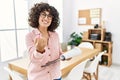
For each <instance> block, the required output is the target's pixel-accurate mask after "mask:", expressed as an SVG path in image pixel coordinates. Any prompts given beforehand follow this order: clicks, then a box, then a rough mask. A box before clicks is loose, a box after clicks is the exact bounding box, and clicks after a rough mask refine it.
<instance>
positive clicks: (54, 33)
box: [49, 31, 58, 36]
mask: <svg viewBox="0 0 120 80" xmlns="http://www.w3.org/2000/svg"><path fill="white" fill-rule="evenodd" d="M49 33H50V35H54V36H58V33H57V32H56V31H53V32H52V31H49Z"/></svg>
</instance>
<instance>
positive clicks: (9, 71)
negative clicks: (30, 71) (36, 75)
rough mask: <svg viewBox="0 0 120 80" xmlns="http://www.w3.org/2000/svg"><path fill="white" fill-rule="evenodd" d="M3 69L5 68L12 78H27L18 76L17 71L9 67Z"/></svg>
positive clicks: (16, 79) (20, 79)
mask: <svg viewBox="0 0 120 80" xmlns="http://www.w3.org/2000/svg"><path fill="white" fill-rule="evenodd" d="M4 70H6V71H7V72H8V73H9V75H10V76H11V78H12V80H27V79H25V78H23V77H22V76H20V75H19V74H18V73H15V72H14V71H12V70H11V69H9V68H8V67H4Z"/></svg>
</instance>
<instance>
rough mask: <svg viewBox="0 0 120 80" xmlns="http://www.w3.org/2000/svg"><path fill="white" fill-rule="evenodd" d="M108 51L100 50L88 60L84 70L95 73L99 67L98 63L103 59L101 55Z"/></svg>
mask: <svg viewBox="0 0 120 80" xmlns="http://www.w3.org/2000/svg"><path fill="white" fill-rule="evenodd" d="M104 53H106V51H103V52H100V53H99V54H98V55H97V56H96V57H95V58H94V60H92V61H88V62H87V64H86V66H85V70H84V72H89V73H94V72H95V71H96V69H97V65H98V64H99V61H100V59H101V56H102V55H103V54H104Z"/></svg>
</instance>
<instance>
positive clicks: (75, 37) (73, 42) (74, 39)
mask: <svg viewBox="0 0 120 80" xmlns="http://www.w3.org/2000/svg"><path fill="white" fill-rule="evenodd" d="M81 41H82V33H81V32H80V33H79V34H77V33H76V32H73V33H72V34H71V35H70V40H69V41H68V45H70V46H71V47H72V46H78V45H79V44H80V43H81Z"/></svg>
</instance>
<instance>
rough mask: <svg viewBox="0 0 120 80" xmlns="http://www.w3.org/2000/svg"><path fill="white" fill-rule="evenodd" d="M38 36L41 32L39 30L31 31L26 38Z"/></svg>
mask: <svg viewBox="0 0 120 80" xmlns="http://www.w3.org/2000/svg"><path fill="white" fill-rule="evenodd" d="M36 34H40V32H39V31H38V30H37V29H32V30H30V31H29V32H28V33H27V35H26V36H34V35H36Z"/></svg>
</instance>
